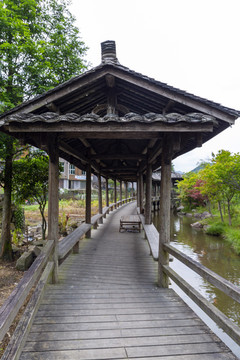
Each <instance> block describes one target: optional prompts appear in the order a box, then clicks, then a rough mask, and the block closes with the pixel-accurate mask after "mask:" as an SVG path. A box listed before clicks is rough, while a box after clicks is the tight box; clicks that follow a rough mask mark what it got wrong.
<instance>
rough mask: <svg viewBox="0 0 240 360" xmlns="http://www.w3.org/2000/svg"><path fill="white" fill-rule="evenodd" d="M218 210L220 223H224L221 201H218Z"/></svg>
mask: <svg viewBox="0 0 240 360" xmlns="http://www.w3.org/2000/svg"><path fill="white" fill-rule="evenodd" d="M218 209H219V212H220V216H221V220H222V222H224V220H223V213H222V205H221V201H218Z"/></svg>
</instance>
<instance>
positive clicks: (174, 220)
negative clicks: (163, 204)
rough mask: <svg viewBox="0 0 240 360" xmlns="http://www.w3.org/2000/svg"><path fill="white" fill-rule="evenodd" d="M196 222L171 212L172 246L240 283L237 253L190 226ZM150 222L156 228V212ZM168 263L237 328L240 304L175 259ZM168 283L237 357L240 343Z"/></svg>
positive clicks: (239, 324) (179, 290) (239, 262)
mask: <svg viewBox="0 0 240 360" xmlns="http://www.w3.org/2000/svg"><path fill="white" fill-rule="evenodd" d="M195 221H196V220H195V219H192V218H188V217H186V216H183V217H182V216H178V215H174V214H172V217H171V245H173V246H175V247H176V248H177V249H178V250H180V251H182V252H183V253H185V254H186V255H188V256H190V257H191V258H193V259H194V260H196V261H199V262H200V263H201V264H203V265H204V266H206V267H208V268H209V269H211V270H212V271H214V272H215V273H217V274H219V275H221V276H222V277H224V278H225V279H227V280H229V281H231V282H232V283H233V284H236V285H238V286H239V285H240V256H238V255H236V254H235V253H234V252H233V250H232V249H231V247H230V245H229V244H228V243H227V242H225V241H224V240H222V239H220V238H218V237H215V236H209V235H206V234H205V233H204V232H203V230H201V229H200V230H199V229H194V228H192V227H191V225H190V224H191V223H193V222H195ZM153 223H154V225H155V226H156V228H157V229H158V231H159V215H158V213H155V215H154V216H153ZM170 266H171V267H172V268H173V270H175V271H176V272H177V273H178V274H179V275H180V276H181V277H182V278H184V279H185V280H186V281H188V282H189V283H190V284H191V285H192V286H193V287H194V288H195V289H196V290H198V291H199V292H200V293H201V295H203V296H204V297H205V298H206V299H207V300H209V301H210V302H211V303H212V304H214V305H215V306H216V307H217V308H218V309H219V310H221V311H222V312H223V313H224V314H225V315H227V316H228V317H229V318H230V319H231V320H232V321H233V322H234V323H236V324H237V325H238V326H239V327H240V304H238V303H237V302H235V301H234V300H232V299H231V298H230V297H228V296H227V295H225V294H224V293H222V292H221V291H220V290H218V289H216V288H215V287H214V286H213V285H211V284H210V283H208V282H207V281H205V280H204V279H203V278H202V277H200V276H199V275H197V274H196V273H195V272H194V271H192V270H191V269H189V268H188V267H186V266H185V265H184V264H182V263H181V262H180V261H178V260H177V259H174V260H173V262H171V263H170ZM171 286H172V288H174V290H175V291H176V292H177V293H178V294H179V295H180V296H181V297H182V298H183V300H184V301H185V302H187V303H188V305H189V306H190V307H191V308H192V309H193V310H194V311H195V312H196V313H197V314H198V315H199V316H200V317H201V318H202V320H203V321H204V322H206V323H207V325H208V326H209V327H210V328H211V329H212V331H213V332H215V333H216V334H217V335H218V336H219V337H220V338H221V339H222V340H223V341H224V342H225V343H226V345H227V346H228V347H229V348H230V349H231V350H232V351H233V352H234V354H235V355H237V357H238V358H239V359H240V346H238V345H237V344H236V343H235V342H234V341H233V340H232V339H230V338H229V336H228V335H226V334H225V333H224V332H223V331H222V330H221V329H220V328H219V327H218V326H217V325H216V324H215V323H214V322H213V321H212V320H211V319H210V318H209V317H208V316H207V315H206V314H205V313H204V312H203V311H202V310H201V309H200V308H199V307H198V306H197V305H196V304H195V303H194V302H193V301H192V300H191V299H189V298H188V296H187V295H185V293H183V291H182V290H181V289H180V288H179V287H178V286H177V285H176V284H174V283H172V285H171Z"/></svg>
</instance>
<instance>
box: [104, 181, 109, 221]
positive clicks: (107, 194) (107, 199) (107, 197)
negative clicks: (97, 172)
mask: <svg viewBox="0 0 240 360" xmlns="http://www.w3.org/2000/svg"><path fill="white" fill-rule="evenodd" d="M105 180H106V206H109V193H108V178H107V177H106V178H105ZM107 213H108V214H109V210H108V211H107Z"/></svg>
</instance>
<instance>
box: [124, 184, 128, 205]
mask: <svg viewBox="0 0 240 360" xmlns="http://www.w3.org/2000/svg"><path fill="white" fill-rule="evenodd" d="M127 187H128V183H127V181H125V199H127V198H128V191H127V190H128V188H127ZM126 202H127V200H126Z"/></svg>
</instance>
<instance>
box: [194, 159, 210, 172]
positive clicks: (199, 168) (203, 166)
mask: <svg viewBox="0 0 240 360" xmlns="http://www.w3.org/2000/svg"><path fill="white" fill-rule="evenodd" d="M208 164H210V163H208V162H205V163H201V164H199V165H198V166H197V167H195V168H194V169H193V170H191V171H190V172H193V173H198V172H199V171H200V170H202V169H204V168H205V166H206V165H208Z"/></svg>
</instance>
